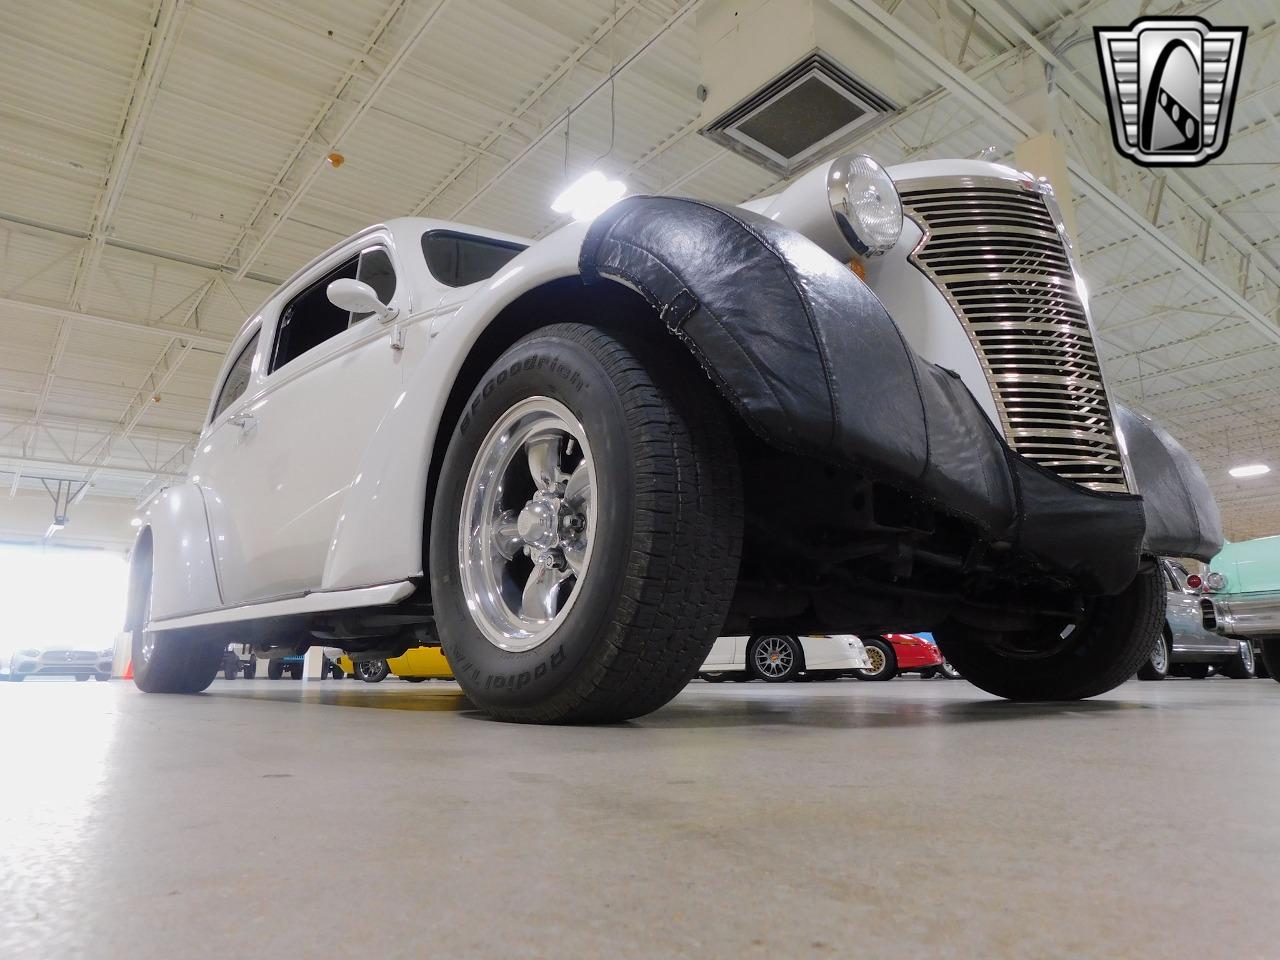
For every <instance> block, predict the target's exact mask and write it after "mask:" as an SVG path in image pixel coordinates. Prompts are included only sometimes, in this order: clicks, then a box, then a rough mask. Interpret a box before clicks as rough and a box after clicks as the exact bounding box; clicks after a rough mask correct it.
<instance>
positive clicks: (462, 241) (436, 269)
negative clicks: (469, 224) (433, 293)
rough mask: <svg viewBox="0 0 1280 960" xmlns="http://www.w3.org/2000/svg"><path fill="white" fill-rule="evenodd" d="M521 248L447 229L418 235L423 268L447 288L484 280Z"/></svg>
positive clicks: (520, 245) (511, 258)
mask: <svg viewBox="0 0 1280 960" xmlns="http://www.w3.org/2000/svg"><path fill="white" fill-rule="evenodd" d="M524 249H525V247H524V245H523V244H519V243H507V242H506V241H504V240H491V239H489V238H488V237H476V236H472V235H470V234H466V233H454V232H452V231H450V230H430V231H428V232H427V233H424V234H423V235H422V256H423V257H424V258H425V259H426V261H427V269H428V270H430V271H431V275H432V276H433V277H435V278H436V279H437V280H439V281H440V282H441V283H443V284H445V285H446V286H450V287H465V286H466V285H467V284H469V283H478V282H479V281H481V280H488V279H489V278H490V277H492V276H493V275H494V274H495V273H497V272H498V271H499V270H501V269H502V268H503V267H505V266H506V265H507V264H508V263H510V262H511V261H512V260H513V259H515V257H516V255H517V254H518V253H520V252H521V251H523V250H524Z"/></svg>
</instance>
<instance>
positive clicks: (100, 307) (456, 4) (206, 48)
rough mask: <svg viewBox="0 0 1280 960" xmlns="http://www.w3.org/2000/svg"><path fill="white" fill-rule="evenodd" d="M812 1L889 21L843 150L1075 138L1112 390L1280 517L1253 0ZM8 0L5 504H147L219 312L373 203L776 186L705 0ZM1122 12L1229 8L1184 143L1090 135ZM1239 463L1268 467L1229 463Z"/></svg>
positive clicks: (895, 154)
mask: <svg viewBox="0 0 1280 960" xmlns="http://www.w3.org/2000/svg"><path fill="white" fill-rule="evenodd" d="M708 2H710V0H708ZM775 2H778V0H775ZM824 2H827V0H824ZM829 2H830V5H831V7H832V8H834V9H835V10H836V11H837V12H838V13H839V14H840V15H842V16H844V17H847V18H848V19H849V20H850V22H852V23H854V24H857V25H859V26H860V27H861V28H863V29H866V30H868V31H872V32H874V33H875V34H876V36H877V37H879V38H880V40H881V41H882V42H883V43H885V44H887V45H888V46H889V48H890V49H891V50H892V51H893V56H894V58H895V60H896V68H897V71H898V82H899V86H900V90H901V91H902V92H903V95H902V97H901V101H900V102H899V104H898V106H899V107H900V109H899V110H898V111H897V113H895V114H894V115H893V117H892V118H891V120H890V121H889V122H888V123H886V124H884V125H882V126H880V127H878V128H877V129H876V130H875V131H874V132H873V133H872V134H870V135H869V136H868V137H867V138H866V139H864V140H863V141H862V142H861V143H860V144H859V149H862V150H864V151H865V152H868V153H871V154H872V155H874V156H877V157H878V158H879V159H881V160H882V161H884V162H886V163H893V162H898V161H901V160H903V159H907V158H916V159H927V158H936V157H947V156H975V155H978V154H979V153H980V152H981V151H983V150H984V149H986V148H993V149H992V150H991V151H990V153H989V155H990V156H992V157H994V158H1003V159H1005V160H1007V161H1010V162H1012V151H1013V148H1014V146H1015V145H1017V144H1018V143H1020V142H1021V141H1024V140H1026V139H1028V138H1030V137H1032V136H1034V135H1036V134H1038V133H1042V132H1055V133H1057V135H1058V136H1059V138H1060V139H1061V140H1063V141H1064V142H1065V143H1066V146H1067V151H1068V157H1069V161H1070V171H1071V181H1072V189H1073V192H1074V197H1075V200H1076V221H1077V224H1078V245H1079V248H1080V250H1081V252H1082V254H1083V258H1084V261H1083V262H1084V273H1085V276H1086V279H1087V281H1088V284H1089V288H1090V291H1091V294H1092V298H1093V306H1094V314H1095V321H1096V324H1097V326H1098V328H1099V337H1100V344H1099V349H1100V352H1101V354H1102V356H1103V359H1104V364H1105V368H1106V372H1107V374H1108V375H1109V377H1110V382H1111V385H1112V389H1113V392H1114V393H1116V394H1117V395H1118V396H1119V397H1121V398H1122V399H1124V400H1126V401H1128V402H1130V403H1131V404H1133V405H1134V406H1136V407H1137V408H1139V409H1140V410H1142V411H1144V412H1147V413H1149V414H1151V415H1152V416H1155V417H1156V418H1158V419H1159V420H1161V421H1162V422H1163V423H1164V424H1165V425H1166V426H1168V427H1169V429H1170V430H1171V431H1172V432H1173V433H1174V434H1175V435H1176V436H1177V437H1178V438H1179V439H1180V440H1182V441H1183V442H1184V443H1185V444H1186V445H1187V446H1188V447H1189V448H1190V449H1191V450H1192V451H1193V453H1195V454H1196V455H1197V456H1198V457H1199V458H1200V460H1201V463H1202V464H1203V465H1204V467H1205V470H1206V473H1207V474H1208V475H1209V477H1210V480H1211V482H1212V484H1213V486H1214V489H1215V492H1216V494H1217V496H1218V498H1219V502H1220V503H1221V505H1222V508H1223V513H1224V518H1225V521H1226V526H1227V530H1228V534H1229V535H1230V536H1231V537H1232V538H1233V539H1242V538H1246V537H1251V536H1258V535H1263V534H1274V533H1280V439H1277V438H1278V436H1280V433H1278V431H1277V427H1278V426H1280V400H1277V397H1278V396H1280V350H1277V346H1278V345H1280V327H1278V326H1277V321H1278V320H1280V314H1278V306H1280V189H1278V183H1280V165H1278V164H1277V162H1276V157H1277V156H1280V127H1278V125H1277V122H1276V121H1277V118H1276V115H1275V113H1274V112H1273V107H1274V106H1275V105H1276V104H1280V95H1278V93H1280V91H1277V87H1280V82H1277V77H1280V75H1278V74H1277V72H1276V70H1275V68H1274V63H1275V62H1276V58H1277V56H1278V55H1280V47H1278V46H1277V36H1278V35H1280V34H1278V33H1277V25H1276V22H1275V18H1276V9H1275V6H1274V3H1273V2H1271V0H1252V2H1251V0H1221V2H1200V3H1161V2H1145V3H1139V2H1136V0H1090V2H1083V3H1082V2H1079V0H1034V2H1028V0H1018V2H1016V3H1015V2H1013V0H972V2H968V0H954V2H952V0H885V2H882V3H876V2H874V0H829ZM759 5H760V0H755V2H745V0H744V2H743V3H741V4H739V6H741V7H743V8H744V9H749V8H753V7H757V6H759ZM19 6H20V10H19V11H10V14H9V16H7V17H6V29H5V31H4V33H3V35H0V483H3V484H4V487H2V488H0V496H13V495H15V494H16V492H17V491H18V490H20V489H23V488H28V487H29V488H34V489H39V488H40V486H41V485H42V481H44V482H47V481H48V480H49V478H68V479H76V480H88V481H91V484H90V486H89V487H87V488H86V490H87V492H88V495H89V496H94V497H101V496H109V497H122V498H129V499H130V500H138V499H141V498H145V497H147V496H149V495H150V494H152V493H154V492H155V491H156V490H157V489H159V488H160V486H162V485H163V484H164V483H165V482H166V481H167V480H168V479H170V478H172V477H174V476H176V475H178V474H180V473H181V472H182V471H183V469H184V467H185V464H186V462H187V457H188V456H189V453H190V450H191V449H192V443H193V440H194V438H195V436H196V434H197V433H198V431H199V429H200V425H201V420H202V418H203V416H204V414H205V411H206V407H207V403H208V397H209V394H210V391H211V388H212V384H213V379H214V377H215V376H216V374H217V371H218V367H219V365H220V363H221V360H222V354H223V352H224V350H225V347H226V345H227V343H228V342H229V340H230V338H231V336H232V335H233V334H234V332H235V331H236V329H237V328H238V327H239V326H240V324H241V322H242V321H243V320H244V319H245V318H246V317H247V316H248V315H249V313H250V312H251V311H252V310H253V309H254V307H255V306H256V305H257V304H258V303H259V302H260V301H261V300H262V299H263V298H264V297H265V296H266V294H267V293H268V292H269V291H270V290H271V289H272V287H273V286H274V285H275V284H277V283H278V282H280V281H281V280H282V279H284V278H286V277H287V276H288V275H289V274H291V273H292V272H293V271H294V270H296V269H297V268H298V267H299V266H301V265H302V264H303V263H304V262H306V261H307V260H309V259H310V258H311V257H313V256H314V255H315V254H317V253H318V252H320V251H322V250H323V249H324V248H326V247H328V246H329V245H331V244H332V243H334V242H335V241H337V240H339V239H341V238H343V237H345V236H347V235H348V234H350V233H353V232H354V231H356V230H357V229H359V228H360V227H362V226H364V225H366V224H368V223H370V222H373V221H376V220H380V219H384V218H387V217H391V216H396V215H402V214H410V213H412V214H421V215H427V216H433V217H440V218H444V219H457V220H460V221H464V222H468V223H473V224H479V225H482V226H487V227H494V228H498V229H501V230H505V231H509V232H512V233H518V234H524V235H527V236H534V237H536V236H541V235H545V234H546V233H548V232H549V231H551V230H553V229H555V228H556V227H557V226H558V225H559V224H560V223H561V222H562V220H560V219H558V218H557V216H556V215H555V214H553V213H552V212H551V210H550V206H549V205H550V201H551V199H552V198H553V197H554V196H555V195H556V193H557V192H558V191H559V190H560V189H561V188H562V187H563V186H564V184H565V183H566V182H567V181H568V180H570V179H572V178H573V177H575V176H577V175H578V174H580V173H581V172H583V171H585V170H587V169H590V168H592V167H598V168H600V169H602V170H604V171H606V172H607V173H610V174H611V175H615V176H620V177H621V178H622V179H624V180H625V181H626V182H627V183H628V185H629V186H630V188H631V189H632V191H634V192H672V193H680V194H686V195H691V196H697V197H703V198H708V199H713V200H719V201H732V202H740V201H743V200H746V199H749V198H751V197H753V196H757V195H759V194H761V193H765V192H770V191H771V190H773V189H775V188H776V187H777V185H778V183H779V181H778V180H777V175H776V174H774V173H772V172H770V171H769V170H766V169H765V168H763V167H760V166H756V165H754V164H753V163H751V162H749V161H748V160H746V159H744V158H742V157H740V156H738V155H736V154H734V153H730V152H729V151H727V150H726V149H724V148H723V147H721V146H718V145H717V144H716V143H713V142H712V141H710V140H708V139H706V138H705V137H703V136H701V135H700V134H699V132H698V130H699V128H700V126H701V119H700V114H701V107H702V105H701V103H700V101H699V99H698V86H699V84H700V83H701V82H702V76H701V72H700V66H699V46H698V44H699V41H698V32H697V29H696V23H697V18H698V16H699V14H700V13H702V14H703V15H706V12H707V11H706V10H705V9H702V10H700V4H699V3H698V2H697V0H689V2H678V0H507V2H501V0H305V2H275V0H159V2H157V0H111V2H107V3H99V2H91V0H83V2H78V3H77V2H71V0H67V2H59V3H35V2H23V3H21V4H20V5H19ZM1140 13H1141V14H1172V13H1180V14H1199V15H1203V16H1206V17H1208V18H1209V19H1211V20H1212V21H1213V22H1214V23H1216V24H1221V25H1233V24H1242V23H1243V24H1249V25H1250V26H1251V32H1250V36H1249V40H1248V48H1247V50H1246V53H1245V58H1244V64H1243V71H1242V79H1241V84H1240V92H1239V96H1238V99H1237V107H1236V113H1235V120H1234V123H1233V131H1234V132H1233V134H1232V136H1231V142H1230V146H1229V148H1228V149H1227V151H1226V153H1225V154H1224V155H1223V156H1222V157H1221V158H1220V159H1219V160H1218V161H1216V162H1214V163H1212V164H1210V165H1209V166H1207V167H1202V168H1197V169H1185V170H1176V171H1149V170H1145V169H1143V168H1140V167H1137V166H1134V165H1132V164H1131V163H1129V162H1128V161H1126V160H1123V159H1121V158H1119V157H1118V156H1117V155H1116V153H1115V151H1114V149H1113V147H1112V145H1111V135H1110V132H1109V129H1108V127H1107V114H1106V108H1105V105H1104V103H1103V100H1102V95H1101V90H1100V84H1099V77H1098V64H1097V59H1096V55H1095V52H1094V47H1093V39H1092V28H1093V27H1094V26H1104V25H1105V26H1123V25H1127V24H1128V23H1129V22H1130V20H1132V19H1133V18H1134V17H1135V16H1137V15H1139V14H1140ZM764 79H766V78H764V77H762V78H761V80H764ZM1028 104H1035V106H1034V107H1033V108H1032V107H1028ZM333 153H337V154H340V155H341V157H342V162H341V163H340V164H338V165H335V164H333V163H331V162H330V161H329V160H328V159H327V158H328V157H329V155H330V154H333ZM1253 462H1267V463H1270V464H1272V466H1273V467H1274V468H1276V469H1275V470H1274V472H1273V473H1272V474H1270V475H1269V476H1267V477H1263V478H1260V479H1255V480H1249V481H1234V480H1232V479H1231V478H1230V477H1229V476H1228V474H1227V469H1228V468H1229V467H1231V466H1233V465H1238V464H1241V463H1253Z"/></svg>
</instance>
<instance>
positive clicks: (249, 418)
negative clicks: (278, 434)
mask: <svg viewBox="0 0 1280 960" xmlns="http://www.w3.org/2000/svg"><path fill="white" fill-rule="evenodd" d="M227 422H228V423H232V424H235V425H236V426H237V427H239V428H240V429H241V430H242V431H244V432H245V433H246V434H247V433H252V432H253V428H254V427H256V426H257V425H258V418H257V417H255V416H254V415H253V414H252V413H237V414H235V415H234V416H233V417H231V418H230V419H229V420H228V421H227Z"/></svg>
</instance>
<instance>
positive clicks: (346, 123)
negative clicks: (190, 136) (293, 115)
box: [228, 0, 450, 280]
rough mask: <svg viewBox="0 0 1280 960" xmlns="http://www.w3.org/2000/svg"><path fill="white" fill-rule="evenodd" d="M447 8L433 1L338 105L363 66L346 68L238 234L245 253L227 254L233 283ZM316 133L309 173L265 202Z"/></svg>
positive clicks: (387, 22)
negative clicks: (353, 96) (365, 83)
mask: <svg viewBox="0 0 1280 960" xmlns="http://www.w3.org/2000/svg"><path fill="white" fill-rule="evenodd" d="M449 3H450V0H435V2H434V3H433V4H432V6H431V8H430V9H429V10H428V11H427V13H426V14H425V15H424V16H423V17H422V19H421V20H420V21H419V22H418V25H417V26H416V27H415V28H414V29H413V30H412V31H410V32H409V34H408V36H407V37H406V38H405V40H404V41H403V42H402V43H401V44H400V46H399V47H398V48H397V50H396V52H395V53H394V54H392V56H391V59H389V60H388V61H387V62H386V63H385V64H384V65H383V67H382V70H381V71H380V72H379V73H378V75H377V76H376V77H374V78H373V81H372V82H371V83H370V85H369V89H368V90H367V91H366V92H365V94H364V96H363V97H362V98H360V99H359V100H356V101H353V102H351V103H347V102H344V101H343V99H342V95H343V94H344V93H346V92H347V91H348V90H349V89H350V87H351V84H352V82H353V81H354V79H355V71H356V68H357V67H358V65H359V64H361V63H363V62H364V60H363V58H360V59H359V60H357V61H356V62H355V63H354V64H353V65H352V67H351V69H350V70H348V72H347V75H346V77H344V78H343V81H342V83H341V84H340V85H339V87H338V89H337V90H336V91H335V92H334V94H333V96H332V97H331V98H330V99H329V102H328V104H327V105H326V106H325V108H324V110H322V111H321V113H320V115H319V116H318V117H317V118H316V120H315V121H314V122H313V123H312V125H311V128H310V130H308V131H307V134H306V135H305V136H304V137H303V138H302V140H301V141H300V143H299V145H298V147H297V149H295V151H294V154H293V157H292V158H291V159H290V161H289V162H288V163H286V165H285V167H284V169H282V170H281V173H280V174H279V175H278V176H277V178H276V183H275V184H273V186H272V189H271V190H269V191H268V192H267V194H266V195H265V196H264V200H266V201H267V202H266V203H260V204H259V208H258V211H257V212H256V213H255V214H254V216H253V217H251V218H250V221H249V223H248V224H247V225H246V226H245V229H244V230H243V231H241V238H242V239H241V240H240V241H238V242H239V243H241V244H243V243H244V242H246V241H248V240H249V239H250V237H252V238H253V240H252V245H251V246H250V247H249V248H248V250H245V249H243V247H240V248H239V249H237V250H236V251H233V255H236V254H238V265H237V268H236V272H235V278H236V279H237V280H239V279H240V278H241V277H243V276H245V275H246V274H247V273H248V272H249V268H250V267H251V266H253V263H254V261H255V260H257V259H258V257H259V256H261V254H262V251H263V250H265V249H266V247H267V244H268V243H270V242H271V239H272V238H273V237H274V236H275V235H276V232H277V231H278V230H279V229H280V228H281V227H282V226H283V225H284V223H285V221H286V220H288V219H289V215H290V214H291V213H292V212H293V210H294V208H295V207H296V206H297V205H298V202H299V201H300V200H301V199H302V197H303V195H304V194H306V192H307V190H308V189H309V188H310V186H311V184H313V183H314V182H315V180H316V178H317V177H318V176H320V172H321V171H322V170H323V169H324V168H325V166H326V164H327V163H328V156H329V154H330V153H331V152H332V151H333V150H334V149H335V148H336V147H337V146H338V145H339V144H340V143H341V142H342V140H343V138H344V137H346V135H347V134H348V133H350V132H351V129H352V128H353V127H354V126H355V125H356V123H358V122H359V120H360V118H361V117H363V116H364V115H365V114H366V113H367V112H368V110H369V107H370V106H371V105H372V104H373V101H374V100H375V99H376V98H377V96H378V94H379V93H381V92H382V90H383V88H385V87H386V85H387V84H388V83H390V82H391V80H392V78H393V77H395V75H396V73H398V72H399V70H400V68H401V67H402V66H403V65H404V62H405V61H406V60H407V59H408V58H409V56H410V55H411V54H412V53H413V51H414V50H415V49H416V48H417V46H418V44H419V43H420V42H421V41H422V38H423V37H424V36H426V33H427V30H428V29H429V28H430V27H431V25H432V24H433V23H434V22H435V20H436V18H437V17H438V16H439V15H440V13H441V12H442V11H443V10H445V8H447V7H448V6H449ZM402 9H403V0H401V2H399V3H396V4H394V5H393V6H392V15H391V16H389V17H386V18H384V19H383V22H382V24H381V26H380V28H379V30H378V31H377V32H375V34H374V36H373V37H372V38H370V40H369V43H368V49H369V50H372V49H373V47H374V46H375V45H376V43H377V41H378V40H379V39H380V38H381V36H382V35H383V34H384V33H385V31H386V30H387V28H388V27H389V26H390V21H391V20H392V19H394V15H395V14H397V13H399V12H401V10H402ZM343 109H348V112H347V114H346V116H345V117H344V118H343V119H342V121H341V122H340V123H339V124H338V127H337V129H336V130H334V131H333V133H331V134H327V133H324V131H323V129H322V128H323V127H324V126H325V125H326V124H327V123H333V122H335V121H337V119H338V117H337V115H338V114H339V113H341V112H342V110H343ZM317 134H321V135H322V137H323V141H322V143H321V144H320V146H321V149H320V151H319V152H318V155H317V156H316V157H315V159H314V160H313V161H312V163H311V166H310V168H309V169H308V170H307V171H306V172H305V173H304V174H302V176H301V177H300V178H299V179H298V181H297V182H296V183H294V184H293V185H292V186H291V187H289V188H288V189H287V191H286V192H285V194H284V199H283V201H282V202H276V203H271V202H270V200H271V199H272V198H273V197H274V195H275V194H276V193H277V191H278V190H280V189H281V188H282V187H283V186H284V181H285V180H286V179H287V177H288V174H289V173H290V172H291V171H292V170H293V168H294V167H296V166H297V164H298V163H299V162H301V160H302V158H303V154H304V153H305V152H306V148H307V147H308V146H310V145H311V143H312V140H313V138H314V137H315V136H316V135H317ZM228 259H230V257H228Z"/></svg>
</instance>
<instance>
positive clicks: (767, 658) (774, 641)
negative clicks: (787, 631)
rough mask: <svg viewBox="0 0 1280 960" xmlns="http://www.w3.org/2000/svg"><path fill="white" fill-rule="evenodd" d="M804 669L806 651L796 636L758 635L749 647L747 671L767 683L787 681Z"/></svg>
mask: <svg viewBox="0 0 1280 960" xmlns="http://www.w3.org/2000/svg"><path fill="white" fill-rule="evenodd" d="M803 671H804V651H803V650H801V649H800V642H799V641H798V640H796V638H795V637H787V636H782V635H774V634H770V635H768V636H763V637H756V638H755V639H754V640H752V641H751V646H750V647H748V648H747V672H748V673H750V674H751V676H753V677H755V678H756V679H757V680H763V681H764V682H765V683H786V682H787V681H789V680H795V679H796V678H797V677H799V676H800V674H801V673H802V672H803Z"/></svg>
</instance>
